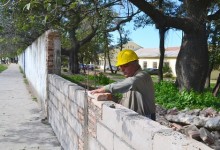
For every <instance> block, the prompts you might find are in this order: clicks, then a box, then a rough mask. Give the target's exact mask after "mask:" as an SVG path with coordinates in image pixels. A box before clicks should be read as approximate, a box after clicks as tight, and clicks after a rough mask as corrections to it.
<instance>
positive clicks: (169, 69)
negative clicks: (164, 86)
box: [163, 63, 172, 73]
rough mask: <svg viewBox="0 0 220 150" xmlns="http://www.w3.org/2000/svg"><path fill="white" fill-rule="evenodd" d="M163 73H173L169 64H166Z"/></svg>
mask: <svg viewBox="0 0 220 150" xmlns="http://www.w3.org/2000/svg"><path fill="white" fill-rule="evenodd" d="M163 72H164V73H166V72H167V73H171V72H172V70H171V68H170V66H169V65H168V64H166V63H164V66H163Z"/></svg>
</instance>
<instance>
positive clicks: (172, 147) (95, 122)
mask: <svg viewBox="0 0 220 150" xmlns="http://www.w3.org/2000/svg"><path fill="white" fill-rule="evenodd" d="M108 98H109V95H108V94H101V95H100V94H96V95H94V96H91V97H90V96H88V94H87V92H86V91H85V89H83V88H82V87H80V86H78V85H77V84H74V83H72V82H69V81H67V80H65V79H63V78H61V77H60V76H57V75H49V116H50V118H49V121H50V123H51V125H52V127H53V129H54V131H55V133H56V135H57V136H58V139H59V141H60V142H61V145H62V146H63V148H64V149H65V150H146V149H149V150H161V149H163V150H177V149H178V150H186V149H190V150H209V149H210V148H209V147H208V146H206V145H204V144H203V143H200V142H198V141H196V140H193V139H190V138H188V137H186V136H185V135H183V134H180V133H179V132H176V131H173V130H172V129H170V128H167V127H165V126H162V125H160V124H159V123H157V122H154V121H152V120H150V119H148V118H146V117H143V116H141V115H138V114H137V113H136V112H134V111H132V110H129V109H127V108H125V107H123V106H121V105H119V104H116V103H114V102H113V101H109V100H107V99H108Z"/></svg>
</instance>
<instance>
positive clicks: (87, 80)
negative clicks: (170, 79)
mask: <svg viewBox="0 0 220 150" xmlns="http://www.w3.org/2000/svg"><path fill="white" fill-rule="evenodd" d="M62 77H63V78H65V79H67V80H69V81H72V82H74V83H81V84H89V86H93V87H94V86H100V85H106V84H109V83H112V82H114V81H113V80H111V79H110V78H108V77H107V76H106V75H104V74H103V73H99V74H97V75H81V74H75V75H68V76H67V75H62Z"/></svg>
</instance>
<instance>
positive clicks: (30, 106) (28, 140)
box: [0, 64, 61, 150]
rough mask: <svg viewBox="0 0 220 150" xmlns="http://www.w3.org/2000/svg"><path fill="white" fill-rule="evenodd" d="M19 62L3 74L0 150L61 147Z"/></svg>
mask: <svg viewBox="0 0 220 150" xmlns="http://www.w3.org/2000/svg"><path fill="white" fill-rule="evenodd" d="M42 118H43V116H42V114H41V111H40V107H39V105H38V104H37V102H35V101H34V99H33V98H32V96H31V94H30V93H29V92H28V90H27V87H26V85H25V83H24V78H23V74H21V73H20V70H19V66H18V65H17V64H11V65H10V66H9V68H8V69H7V70H5V71H3V72H2V73H0V150H60V149H61V146H60V144H59V142H58V140H57V138H56V136H55V134H54V132H53V130H52V128H51V126H50V125H45V124H42V123H41V119H42Z"/></svg>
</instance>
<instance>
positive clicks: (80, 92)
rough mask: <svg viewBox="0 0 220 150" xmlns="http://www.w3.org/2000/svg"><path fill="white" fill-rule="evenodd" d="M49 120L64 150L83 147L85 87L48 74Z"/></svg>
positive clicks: (85, 122) (85, 105)
mask: <svg viewBox="0 0 220 150" xmlns="http://www.w3.org/2000/svg"><path fill="white" fill-rule="evenodd" d="M48 79H49V80H48V81H49V83H48V85H49V90H48V100H49V101H48V111H49V122H50V124H51V126H52V128H53V130H54V132H55V134H56V136H57V138H58V140H59V141H60V143H61V145H62V147H63V148H64V150H83V149H85V146H86V144H84V143H85V142H86V139H87V138H86V136H87V128H86V127H87V120H86V118H87V115H86V114H87V98H86V97H85V89H84V88H82V87H80V86H78V85H77V84H74V83H72V82H70V81H67V80H65V79H63V78H61V77H60V76H57V75H55V74H51V75H48Z"/></svg>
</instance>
